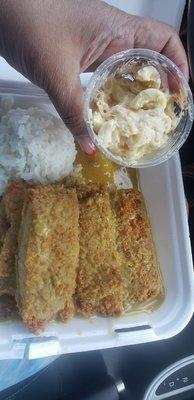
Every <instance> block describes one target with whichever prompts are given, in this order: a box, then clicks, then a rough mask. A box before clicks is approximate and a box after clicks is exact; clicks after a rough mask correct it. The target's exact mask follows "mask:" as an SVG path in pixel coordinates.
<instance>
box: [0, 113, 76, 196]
mask: <svg viewBox="0 0 194 400" xmlns="http://www.w3.org/2000/svg"><path fill="white" fill-rule="evenodd" d="M75 157H76V149H75V143H74V139H73V136H72V134H71V133H70V132H69V130H68V129H67V128H66V127H65V125H64V124H63V122H62V121H61V120H60V119H59V118H57V117H55V116H53V115H52V114H50V113H48V112H46V111H44V110H42V109H40V108H32V107H31V108H28V109H20V108H17V109H11V110H10V111H8V112H7V113H6V114H5V115H3V116H2V118H1V122H0V194H2V193H3V191H4V189H5V186H6V184H7V182H8V181H10V180H14V179H24V180H26V181H27V182H40V183H41V184H47V183H49V182H56V181H60V180H61V179H62V178H64V177H65V176H67V175H68V174H69V173H71V172H72V170H73V163H74V161H75Z"/></svg>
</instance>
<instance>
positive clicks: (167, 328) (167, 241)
mask: <svg viewBox="0 0 194 400" xmlns="http://www.w3.org/2000/svg"><path fill="white" fill-rule="evenodd" d="M87 80H88V74H85V75H84V76H83V77H82V83H83V84H84V85H85V84H86V83H87ZM0 92H1V93H2V94H5V93H11V92H12V93H13V94H14V96H15V104H16V105H18V106H22V107H28V106H30V105H41V106H42V107H44V108H46V109H49V110H50V111H52V112H55V111H54V107H53V106H52V105H51V103H50V102H49V100H48V97H47V96H46V95H45V94H44V93H43V92H42V91H41V90H40V89H38V88H36V87H34V86H32V85H30V84H23V83H15V84H14V88H13V85H12V84H11V83H9V82H7V83H6V84H5V82H2V81H0ZM140 183H141V189H142V191H143V194H144V197H145V200H146V204H147V208H148V213H149V216H150V221H151V225H152V230H153V237H154V241H155V245H156V250H157V254H158V259H159V262H160V266H161V271H162V275H163V278H164V286H165V300H164V302H163V303H162V304H161V306H160V307H159V308H158V309H157V310H155V311H154V312H152V313H150V314H136V315H133V316H132V315H131V316H130V315H129V316H122V317H119V318H100V317H96V318H92V319H90V320H86V319H80V318H75V319H73V320H72V321H70V322H68V323H66V324H63V323H56V322H55V323H50V324H49V325H48V327H47V329H46V330H45V332H44V334H43V335H42V336H41V337H36V336H33V335H32V334H31V333H29V331H28V330H27V329H26V328H25V326H24V325H23V323H21V322H5V323H2V322H1V323H0V359H5V358H22V357H23V356H24V352H26V348H27V349H28V353H29V354H28V356H29V358H30V359H33V358H38V357H44V356H48V355H54V354H61V353H70V352H78V351H84V350H93V349H100V348H107V347H116V346H122V345H127V344H137V343H144V342H150V341H155V340H160V339H165V338H169V337H172V336H173V335H176V334H177V333H178V332H180V331H181V330H182V329H183V328H184V327H185V326H186V324H187V323H188V322H189V320H190V318H191V316H192V313H193V309H194V278H193V264H192V256H191V248H190V239H189V230H188V223H187V214H186V207H185V199H184V190H183V182H182V174H181V168H180V162H179V157H178V156H176V157H174V158H173V159H171V160H170V161H169V162H166V163H164V164H162V165H161V166H157V167H154V168H149V169H145V170H140ZM123 330H124V331H123ZM28 338H32V340H31V342H30V343H29V341H28V342H26V340H27V339H28ZM26 346H27V347H26Z"/></svg>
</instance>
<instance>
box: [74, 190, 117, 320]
mask: <svg viewBox="0 0 194 400" xmlns="http://www.w3.org/2000/svg"><path fill="white" fill-rule="evenodd" d="M77 194H78V199H79V205H80V218H79V229H80V256H79V269H78V276H77V289H76V302H77V306H78V310H79V311H80V312H81V313H82V314H83V315H85V316H91V315H95V314H100V315H117V314H120V313H121V312H122V311H123V296H124V292H123V279H122V274H121V268H120V265H119V260H118V252H117V244H116V225H115V222H116V221H115V218H114V215H113V213H112V210H111V204H110V199H109V193H108V191H107V189H105V188H103V187H102V188H101V187H97V186H93V187H90V186H85V187H84V186H83V187H80V188H77Z"/></svg>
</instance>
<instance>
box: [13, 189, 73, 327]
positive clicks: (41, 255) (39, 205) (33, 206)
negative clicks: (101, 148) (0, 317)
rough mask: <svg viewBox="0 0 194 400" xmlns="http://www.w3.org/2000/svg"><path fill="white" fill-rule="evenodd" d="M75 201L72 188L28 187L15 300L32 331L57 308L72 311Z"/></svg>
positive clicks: (65, 315)
mask: <svg viewBox="0 0 194 400" xmlns="http://www.w3.org/2000/svg"><path fill="white" fill-rule="evenodd" d="M78 218H79V207H78V200H77V195H76V191H75V189H64V187H62V186H59V185H57V186H55V187H54V186H47V187H41V186H37V187H35V188H34V189H28V190H27V195H26V199H25V202H24V207H23V212H22V223H21V228H20V233H19V248H18V257H17V285H18V291H17V301H18V305H19V309H20V313H21V316H22V318H23V320H24V322H25V323H26V324H27V326H28V327H29V328H30V329H31V330H32V331H34V332H38V331H39V330H41V329H43V327H44V326H45V324H46V323H47V322H49V321H50V320H51V319H53V318H55V317H56V316H57V315H58V314H59V313H60V316H61V319H62V320H63V321H65V320H66V319H68V318H69V317H70V316H71V315H72V314H73V312H74V306H73V294H74V291H75V284H76V270H77V266H78V257H79V240H78Z"/></svg>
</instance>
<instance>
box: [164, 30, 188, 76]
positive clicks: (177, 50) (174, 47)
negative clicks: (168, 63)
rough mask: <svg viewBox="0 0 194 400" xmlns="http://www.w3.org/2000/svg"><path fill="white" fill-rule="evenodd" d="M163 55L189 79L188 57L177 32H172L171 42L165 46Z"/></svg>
mask: <svg viewBox="0 0 194 400" xmlns="http://www.w3.org/2000/svg"><path fill="white" fill-rule="evenodd" d="M162 53H163V54H164V55H165V56H166V57H168V58H170V59H171V60H172V61H173V62H174V63H175V64H176V65H177V66H178V67H179V68H180V70H181V71H182V72H183V74H184V75H185V78H186V79H187V80H188V79H189V67H188V62H187V56H186V53H185V50H184V47H183V45H182V43H181V40H180V38H179V36H178V34H177V33H176V32H174V31H173V32H172V35H171V36H170V38H169V40H168V41H167V43H166V44H165V46H164V48H163V50H162Z"/></svg>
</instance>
